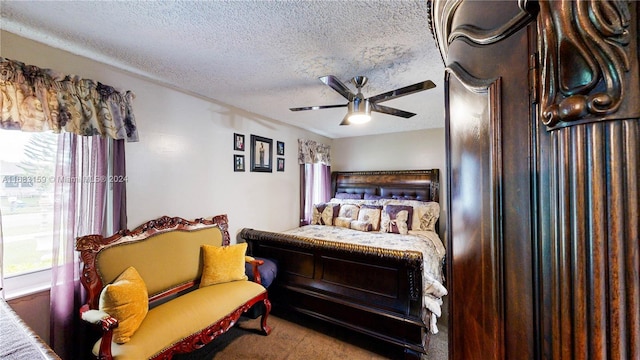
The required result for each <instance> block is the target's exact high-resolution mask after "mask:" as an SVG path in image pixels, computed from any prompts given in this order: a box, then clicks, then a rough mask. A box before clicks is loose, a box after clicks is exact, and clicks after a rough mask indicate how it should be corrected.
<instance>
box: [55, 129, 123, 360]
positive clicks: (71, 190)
mask: <svg viewBox="0 0 640 360" xmlns="http://www.w3.org/2000/svg"><path fill="white" fill-rule="evenodd" d="M118 142H119V143H120V144H117V143H118ZM116 149H118V150H116ZM110 154H111V155H110ZM115 156H118V157H121V158H119V159H118V160H114V161H110V158H113V159H115ZM116 167H117V169H116ZM116 172H118V173H119V174H122V176H124V140H111V139H106V138H103V137H100V136H90V137H86V136H79V135H76V134H72V133H65V134H63V135H61V139H60V142H59V145H58V159H57V164H56V181H55V189H54V231H53V259H52V267H51V274H52V281H51V330H50V337H51V338H50V344H51V347H52V348H53V349H54V350H55V351H56V353H58V354H59V355H60V356H61V357H62V358H63V359H76V358H78V359H79V358H84V357H85V356H83V355H86V354H87V353H86V351H88V349H86V348H84V347H82V346H79V345H80V344H86V343H87V342H86V341H84V339H83V335H85V334H86V329H84V328H83V325H82V324H81V323H80V321H79V315H78V314H79V309H80V306H82V304H84V301H85V293H84V290H83V288H82V286H81V283H80V276H81V275H80V274H81V268H82V264H81V260H80V258H79V254H78V253H77V252H76V251H75V249H74V246H75V239H76V238H77V237H78V236H82V235H87V234H102V235H110V234H111V233H112V232H113V231H116V230H119V229H120V228H124V227H126V224H123V223H121V221H122V219H125V220H126V216H122V215H121V212H122V211H124V209H125V208H126V205H125V204H124V201H122V198H123V197H124V195H125V192H124V185H125V183H124V181H122V182H118V183H116V182H113V183H110V182H107V180H108V179H109V178H110V177H111V175H110V174H115V173H116ZM115 184H118V186H112V185H115ZM114 187H115V188H116V189H117V192H118V197H117V198H116V197H114V196H113V195H114V193H115V191H113V190H115V189H114ZM110 202H111V203H112V204H111V205H109V203H110ZM109 207H111V208H112V209H113V211H114V212H115V211H116V209H117V211H118V212H119V215H118V217H117V218H116V217H114V216H110V215H108V214H107V208H109ZM107 232H108V233H109V234H107Z"/></svg>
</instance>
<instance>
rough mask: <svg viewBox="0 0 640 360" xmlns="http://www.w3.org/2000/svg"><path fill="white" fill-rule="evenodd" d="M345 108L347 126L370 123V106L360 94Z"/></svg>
mask: <svg viewBox="0 0 640 360" xmlns="http://www.w3.org/2000/svg"><path fill="white" fill-rule="evenodd" d="M347 108H348V114H347V121H348V122H349V124H364V123H366V122H369V121H371V104H369V100H367V99H363V98H362V95H361V94H358V96H356V98H355V99H353V101H352V102H350V103H349V106H348V107H347Z"/></svg>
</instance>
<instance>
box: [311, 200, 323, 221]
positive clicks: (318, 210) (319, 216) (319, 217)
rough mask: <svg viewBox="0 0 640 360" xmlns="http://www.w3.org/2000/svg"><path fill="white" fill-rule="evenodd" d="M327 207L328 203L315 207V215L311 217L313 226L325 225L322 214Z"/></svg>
mask: <svg viewBox="0 0 640 360" xmlns="http://www.w3.org/2000/svg"><path fill="white" fill-rule="evenodd" d="M326 207H327V204H326V203H321V204H315V205H313V214H312V215H311V225H324V223H323V222H322V212H323V211H324V209H325V208H326Z"/></svg>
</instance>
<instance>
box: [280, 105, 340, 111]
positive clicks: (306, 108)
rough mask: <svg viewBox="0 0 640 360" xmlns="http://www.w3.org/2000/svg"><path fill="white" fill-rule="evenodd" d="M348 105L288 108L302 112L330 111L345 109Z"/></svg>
mask: <svg viewBox="0 0 640 360" xmlns="http://www.w3.org/2000/svg"><path fill="white" fill-rule="evenodd" d="M347 105H349V104H339V105H319V106H304V107H297V108H289V110H291V111H302V110H320V109H332V108H339V107H347Z"/></svg>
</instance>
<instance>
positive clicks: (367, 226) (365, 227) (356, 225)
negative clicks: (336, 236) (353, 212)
mask: <svg viewBox="0 0 640 360" xmlns="http://www.w3.org/2000/svg"><path fill="white" fill-rule="evenodd" d="M378 213H379V212H378ZM351 228H352V229H353V230H358V231H371V230H373V226H372V225H371V223H370V222H368V221H360V220H353V221H352V222H351Z"/></svg>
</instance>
